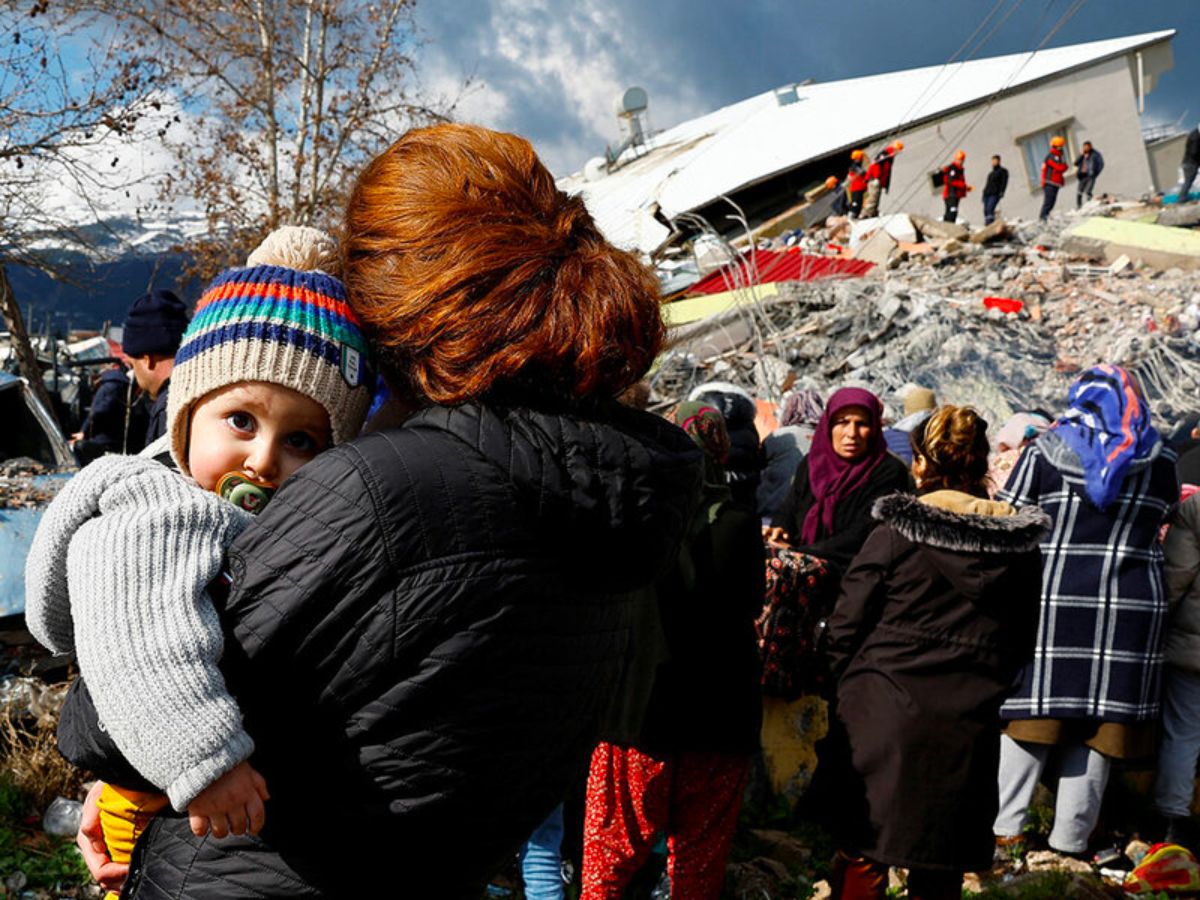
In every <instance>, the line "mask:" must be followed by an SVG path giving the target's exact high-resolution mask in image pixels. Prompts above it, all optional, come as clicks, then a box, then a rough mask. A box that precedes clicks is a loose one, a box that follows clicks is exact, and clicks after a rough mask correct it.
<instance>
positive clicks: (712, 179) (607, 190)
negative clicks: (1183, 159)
mask: <svg viewBox="0 0 1200 900" xmlns="http://www.w3.org/2000/svg"><path fill="white" fill-rule="evenodd" d="M1174 34H1175V32H1174V31H1173V30H1168V31H1156V32H1149V33H1146V34H1138V35H1131V36H1129V37H1123V38H1113V39H1111V40H1104V41H1092V42H1090V43H1087V44H1074V45H1071V46H1068V47H1058V48H1054V49H1050V50H1040V51H1036V52H1033V53H1016V54H1011V55H1009V56H995V57H991V58H989V59H979V60H972V61H970V62H959V63H951V64H949V65H945V66H927V67H924V68H920V69H908V70H905V71H901V72H889V73H885V74H881V75H869V76H866V77H863V78H850V79H846V80H844V81H831V82H828V83H825V84H810V85H797V86H796V93H797V97H798V99H797V102H795V103H791V104H788V105H786V106H780V105H779V103H778V102H777V101H776V99H775V92H774V91H773V90H772V91H767V92H765V93H762V94H758V95H756V96H754V97H750V98H749V99H746V100H742V101H740V102H738V103H734V104H732V105H731V106H726V107H723V108H721V109H718V110H716V111H714V112H711V113H709V114H708V115H705V116H701V117H699V118H697V119H691V120H689V121H687V122H683V123H681V124H679V125H676V126H675V127H673V128H669V129H667V130H666V131H663V132H662V133H660V134H658V135H655V136H654V137H653V138H652V139H651V140H650V142H649V144H648V146H646V147H642V148H639V149H638V150H636V151H626V152H625V154H623V155H622V160H630V161H628V162H625V163H624V164H623V165H622V166H621V167H620V168H619V169H617V170H616V171H614V172H613V173H612V174H610V175H606V176H604V177H602V178H600V179H598V180H596V181H587V180H586V179H584V177H583V175H582V174H580V173H577V174H574V175H571V176H569V177H567V178H563V179H561V180H560V181H559V186H560V187H561V188H562V189H563V190H566V191H569V192H571V193H579V194H582V195H583V197H584V199H585V201H586V202H587V205H588V208H589V209H590V210H591V212H592V215H593V216H594V217H595V219H596V221H597V223H598V224H599V226H600V228H601V230H602V231H603V232H604V233H605V235H606V236H607V237H608V238H609V240H611V241H613V242H614V243H616V244H617V245H618V246H621V247H625V248H628V249H637V250H641V251H643V252H648V251H650V250H652V249H654V247H656V246H657V245H658V244H659V243H661V242H662V240H663V239H664V238H665V237H666V235H667V230H666V228H664V227H663V226H662V225H661V224H660V223H658V222H656V221H655V220H654V219H653V218H651V216H650V209H651V208H652V206H653V204H654V203H655V202H657V203H658V204H659V206H660V207H661V208H662V211H663V212H664V213H665V214H666V215H667V216H668V217H674V216H676V215H678V214H679V213H682V212H687V211H689V210H694V209H697V208H699V207H702V206H705V205H706V204H708V203H710V202H711V201H713V200H715V199H716V198H718V197H720V196H721V195H722V194H728V193H730V192H732V191H735V190H737V189H738V188H741V187H744V186H746V185H749V184H753V183H755V182H757V181H761V180H763V179H765V178H769V177H770V176H772V175H775V174H777V173H779V172H782V171H786V170H787V169H791V168H794V167H796V166H799V165H802V164H804V163H805V162H807V161H809V160H812V159H819V158H821V157H823V156H826V155H828V154H831V153H836V152H837V151H839V150H842V149H846V148H849V147H851V146H853V145H855V144H862V143H864V142H866V141H868V140H870V139H872V138H873V137H875V136H878V135H884V134H888V133H890V132H895V131H899V130H902V129H904V128H906V127H909V126H911V125H913V124H915V123H917V122H920V121H922V120H925V119H928V118H931V117H936V116H939V115H944V114H946V113H949V112H950V111H952V110H955V109H957V108H959V107H963V106H969V105H971V104H974V103H979V102H982V101H984V100H986V99H988V98H990V97H991V96H992V95H994V94H997V93H1001V92H1005V91H1009V90H1015V89H1018V88H1021V87H1023V86H1026V85H1028V84H1031V83H1033V82H1036V81H1038V80H1040V79H1043V78H1047V77H1050V76H1053V75H1056V74H1058V73H1061V72H1065V71H1068V70H1071V69H1075V68H1078V67H1079V66H1084V65H1088V64H1090V63H1095V62H1099V61H1100V60H1103V59H1106V58H1110V57H1112V56H1116V55H1119V54H1121V53H1128V52H1131V51H1132V50H1135V49H1137V48H1139V47H1143V46H1146V45H1149V44H1154V43H1158V42H1159V41H1162V40H1165V39H1167V38H1170V37H1172V36H1173V35H1174ZM849 109H853V110H854V114H853V115H847V114H846V111H847V110H849Z"/></svg>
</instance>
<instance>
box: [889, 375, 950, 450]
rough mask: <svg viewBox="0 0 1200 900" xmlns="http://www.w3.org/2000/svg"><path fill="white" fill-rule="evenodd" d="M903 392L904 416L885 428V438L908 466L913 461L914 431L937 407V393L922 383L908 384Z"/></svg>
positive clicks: (890, 448) (891, 448)
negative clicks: (922, 385)
mask: <svg viewBox="0 0 1200 900" xmlns="http://www.w3.org/2000/svg"><path fill="white" fill-rule="evenodd" d="M905 388H907V389H904V388H902V389H901V392H902V393H903V396H904V417H903V418H902V419H900V421H898V422H896V423H895V424H894V425H891V426H889V427H888V428H885V429H883V439H884V441H885V442H886V443H887V448H888V450H889V451H890V452H891V453H892V454H894V455H895V456H896V457H897V458H898V459H900V460H902V461H903V462H904V464H905V465H906V466H911V465H912V461H913V453H912V433H913V431H914V430H915V429H916V428H917V426H918V425H921V424H922V423H923V422H924V421H925V420H926V419H928V418H929V417H930V416H931V415H933V411H934V410H935V409H937V395H936V394H934V392H933V391H932V390H930V389H929V388H926V387H921V386H920V385H916V384H910V385H906V386H905Z"/></svg>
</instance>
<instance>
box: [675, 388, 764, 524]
mask: <svg viewBox="0 0 1200 900" xmlns="http://www.w3.org/2000/svg"><path fill="white" fill-rule="evenodd" d="M688 400H689V401H697V400H698V401H703V402H705V403H709V404H711V405H712V406H714V407H716V408H717V409H718V410H719V411H720V413H721V415H722V416H724V418H725V425H726V427H727V428H728V429H729V441H730V447H729V458H728V459H727V460H726V462H725V465H724V466H723V467H722V468H723V471H724V473H725V477H726V478H728V479H729V490H730V491H731V492H732V494H733V502H734V503H736V504H737V505H738V506H740V507H741V508H742V509H745V510H751V511H752V510H755V509H757V507H758V498H757V495H758V485H759V481H760V480H761V478H762V469H763V463H764V460H763V452H762V446H761V445H760V444H759V440H758V428H757V427H756V426H755V424H754V420H755V418H756V417H757V416H758V406H757V405H756V404H755V402H754V398H753V397H752V396H751V395H750V392H749V391H747V390H746V389H745V388H741V387H738V386H737V385H736V384H732V383H731V382H728V381H709V382H706V383H704V384H702V385H699V386H698V387H695V388H693V389H692V391H691V393H690V394H688Z"/></svg>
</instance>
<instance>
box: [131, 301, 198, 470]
mask: <svg viewBox="0 0 1200 900" xmlns="http://www.w3.org/2000/svg"><path fill="white" fill-rule="evenodd" d="M188 321H189V317H188V312H187V306H186V305H185V304H184V302H183V301H182V300H180V299H179V297H177V296H176V295H175V294H174V293H173V292H172V291H150V292H149V293H147V294H142V296H140V297H138V298H137V299H136V300H134V301H133V303H132V304H130V307H129V312H128V313H126V314H125V324H124V325H123V326H122V335H121V349H122V351H123V352H124V353H125V355H126V356H127V357H129V366H130V368H131V369H133V375H134V378H136V379H137V383H138V387H140V388H141V389H142V390H143V391H145V392H146V396H147V397H148V398H149V400H150V420H149V422H147V424H146V436H145V440H144V442H143V443H144V444H145V445H146V446H149V445H150V444H152V443H154V442H155V441H156V440H158V439H159V438H160V437H162V436H163V435H164V434H166V433H167V396H168V394H169V392H170V382H171V370H172V369H173V368H174V367H175V353H176V351H177V350H179V344H180V342H181V341H182V340H183V333H184V331H186V330H187V326H188Z"/></svg>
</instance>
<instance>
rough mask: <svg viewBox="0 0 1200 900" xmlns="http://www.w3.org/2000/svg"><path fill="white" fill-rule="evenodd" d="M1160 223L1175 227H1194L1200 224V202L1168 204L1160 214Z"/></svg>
mask: <svg viewBox="0 0 1200 900" xmlns="http://www.w3.org/2000/svg"><path fill="white" fill-rule="evenodd" d="M1158 224H1159V225H1170V226H1172V227H1175V228H1192V227H1193V226H1195V225H1200V203H1182V204H1178V205H1175V206H1168V207H1165V208H1164V209H1163V211H1162V212H1160V213H1159V214H1158Z"/></svg>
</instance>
